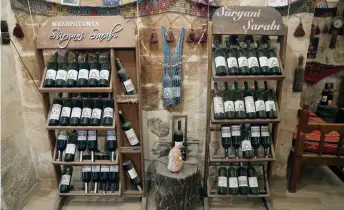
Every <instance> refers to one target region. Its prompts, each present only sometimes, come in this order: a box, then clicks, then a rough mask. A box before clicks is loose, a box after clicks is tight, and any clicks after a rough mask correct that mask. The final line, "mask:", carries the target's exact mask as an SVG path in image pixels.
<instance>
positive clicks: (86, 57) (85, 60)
mask: <svg viewBox="0 0 344 210" xmlns="http://www.w3.org/2000/svg"><path fill="white" fill-rule="evenodd" d="M84 62H88V54H87V53H86V55H85V57H84Z"/></svg>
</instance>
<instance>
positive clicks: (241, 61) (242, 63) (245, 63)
mask: <svg viewBox="0 0 344 210" xmlns="http://www.w3.org/2000/svg"><path fill="white" fill-rule="evenodd" d="M238 63H239V68H241V67H245V66H248V60H247V58H246V57H240V58H238Z"/></svg>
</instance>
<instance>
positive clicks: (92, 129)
mask: <svg viewBox="0 0 344 210" xmlns="http://www.w3.org/2000/svg"><path fill="white" fill-rule="evenodd" d="M46 129H47V130H89V131H96V130H97V131H107V130H114V129H115V126H114V125H113V126H51V125H47V127H46Z"/></svg>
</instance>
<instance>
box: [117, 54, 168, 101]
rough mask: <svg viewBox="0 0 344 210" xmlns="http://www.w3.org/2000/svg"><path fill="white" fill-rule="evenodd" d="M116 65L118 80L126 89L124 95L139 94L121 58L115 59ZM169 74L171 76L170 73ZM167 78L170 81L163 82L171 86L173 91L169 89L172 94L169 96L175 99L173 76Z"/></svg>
mask: <svg viewBox="0 0 344 210" xmlns="http://www.w3.org/2000/svg"><path fill="white" fill-rule="evenodd" d="M115 63H116V69H117V76H118V79H119V80H120V81H121V84H122V87H123V89H124V94H125V95H135V94H137V91H136V89H135V86H134V83H133V81H132V80H131V78H130V75H129V72H128V71H127V70H126V69H125V68H123V66H122V64H121V61H120V60H119V58H116V59H115ZM168 74H169V72H168ZM165 78H166V79H167V80H168V81H163V82H164V83H166V84H167V83H168V84H169V86H170V87H169V88H171V89H168V90H169V91H168V92H169V93H170V94H169V96H170V97H173V94H172V92H173V91H172V75H169V76H166V77H165ZM164 87H167V86H165V85H164Z"/></svg>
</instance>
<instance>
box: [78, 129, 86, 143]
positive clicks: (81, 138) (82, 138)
mask: <svg viewBox="0 0 344 210" xmlns="http://www.w3.org/2000/svg"><path fill="white" fill-rule="evenodd" d="M86 137H87V131H78V141H86Z"/></svg>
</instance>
